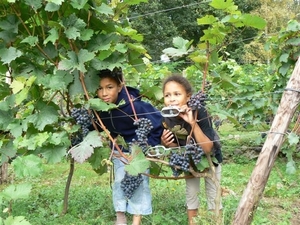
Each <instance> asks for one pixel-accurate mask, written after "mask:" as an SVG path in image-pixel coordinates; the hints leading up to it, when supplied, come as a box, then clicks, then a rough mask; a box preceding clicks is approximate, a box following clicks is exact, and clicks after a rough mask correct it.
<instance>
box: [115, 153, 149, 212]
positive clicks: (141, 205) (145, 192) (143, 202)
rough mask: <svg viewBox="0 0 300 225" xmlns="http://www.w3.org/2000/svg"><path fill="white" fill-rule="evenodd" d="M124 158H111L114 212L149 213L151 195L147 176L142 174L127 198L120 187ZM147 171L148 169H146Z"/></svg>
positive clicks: (123, 173)
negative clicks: (130, 195) (138, 184)
mask: <svg viewBox="0 0 300 225" xmlns="http://www.w3.org/2000/svg"><path fill="white" fill-rule="evenodd" d="M120 159H122V161H126V160H125V159H124V158H115V157H114V158H113V164H114V176H115V177H114V183H113V188H112V195H113V205H114V209H115V211H116V212H128V213H130V214H133V215H149V214H151V213H152V205H151V201H152V197H151V192H150V188H149V177H147V176H144V175H142V176H143V182H142V183H141V184H140V186H139V187H138V188H137V189H136V190H135V192H134V194H133V196H132V197H131V198H130V199H127V198H126V197H125V195H124V193H123V191H122V189H121V181H122V179H123V177H124V175H125V164H124V163H123V162H122V161H121V160H120ZM146 173H149V171H146Z"/></svg>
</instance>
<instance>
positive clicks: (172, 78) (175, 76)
mask: <svg viewBox="0 0 300 225" xmlns="http://www.w3.org/2000/svg"><path fill="white" fill-rule="evenodd" d="M171 81H174V82H176V83H178V84H181V85H182V86H183V87H184V89H185V91H186V93H187V94H192V93H193V88H192V86H191V84H190V82H189V81H188V80H187V79H186V78H185V77H183V76H182V75H181V74H177V73H175V74H172V75H171V76H169V77H167V78H166V79H165V80H164V83H163V92H164V91H165V86H166V84H167V83H169V82H171Z"/></svg>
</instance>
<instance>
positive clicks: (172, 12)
mask: <svg viewBox="0 0 300 225" xmlns="http://www.w3.org/2000/svg"><path fill="white" fill-rule="evenodd" d="M235 2H236V5H237V6H238V8H239V10H240V11H241V12H242V13H249V12H251V11H252V10H255V9H257V8H259V7H260V2H258V1H254V0H246V1H242V0H236V1H235ZM207 14H212V15H214V16H216V17H222V16H223V15H222V12H220V10H214V9H212V8H211V7H209V2H205V1H201V2H199V1H196V0H174V1H167V0H165V1H160V0H149V1H148V3H142V4H139V5H134V6H132V7H131V10H130V12H129V19H130V22H131V23H132V26H133V28H135V29H136V30H138V31H139V33H141V34H143V35H144V40H143V44H144V45H145V47H146V49H147V50H148V52H149V54H150V55H151V57H152V59H153V60H154V61H156V60H159V59H160V55H161V54H162V50H163V49H165V48H167V47H170V46H172V39H173V37H177V36H180V37H182V38H184V39H186V40H192V41H193V45H194V46H195V45H196V44H197V43H198V42H199V39H200V37H201V36H203V30H204V29H205V28H206V26H199V25H198V24H197V19H198V18H201V17H203V16H205V15H207ZM256 35H257V31H256V30H254V29H252V28H241V29H240V30H237V31H236V32H234V33H233V35H232V36H230V37H228V40H226V42H225V46H224V47H225V48H226V50H225V48H224V51H223V54H222V55H223V57H225V58H228V55H230V58H234V59H235V60H237V61H238V62H242V61H241V60H240V59H241V58H242V55H243V54H244V50H243V46H244V44H247V43H250V41H251V40H252V39H253V37H255V36H256Z"/></svg>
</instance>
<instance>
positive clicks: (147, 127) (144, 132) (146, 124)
mask: <svg viewBox="0 0 300 225" xmlns="http://www.w3.org/2000/svg"><path fill="white" fill-rule="evenodd" d="M133 125H135V126H137V129H136V130H135V133H136V136H137V140H135V139H133V140H132V141H133V142H134V143H135V144H137V145H138V146H140V147H141V149H142V151H143V153H146V151H147V147H148V135H149V133H150V131H151V130H152V129H153V125H152V122H151V120H149V119H148V118H140V119H138V120H136V121H134V123H133Z"/></svg>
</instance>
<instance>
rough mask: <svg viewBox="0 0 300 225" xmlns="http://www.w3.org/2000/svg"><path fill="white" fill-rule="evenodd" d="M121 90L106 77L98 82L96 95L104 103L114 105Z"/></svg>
mask: <svg viewBox="0 0 300 225" xmlns="http://www.w3.org/2000/svg"><path fill="white" fill-rule="evenodd" d="M121 89H122V85H121V84H117V82H116V81H115V80H114V79H112V78H108V77H106V78H102V79H101V80H100V84H99V88H98V90H97V95H98V97H99V98H100V99H102V100H103V101H105V102H108V103H115V102H116V101H117V99H118V95H119V92H120V91H121Z"/></svg>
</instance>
